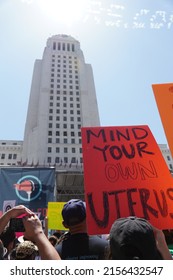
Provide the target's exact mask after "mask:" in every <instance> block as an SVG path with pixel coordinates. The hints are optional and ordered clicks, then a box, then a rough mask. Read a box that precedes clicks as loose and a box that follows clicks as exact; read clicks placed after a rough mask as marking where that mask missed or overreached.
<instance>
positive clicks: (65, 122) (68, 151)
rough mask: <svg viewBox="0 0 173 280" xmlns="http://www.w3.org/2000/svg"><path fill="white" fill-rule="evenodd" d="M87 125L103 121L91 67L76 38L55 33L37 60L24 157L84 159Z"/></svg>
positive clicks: (38, 161)
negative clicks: (83, 132)
mask: <svg viewBox="0 0 173 280" xmlns="http://www.w3.org/2000/svg"><path fill="white" fill-rule="evenodd" d="M82 126H100V121H99V113H98V106H97V99H96V92H95V86H94V78H93V73H92V68H91V65H89V64H87V63H85V59H84V56H83V52H82V50H81V49H80V43H79V42H78V41H77V40H75V39H74V38H72V37H71V36H67V35H55V36H52V37H51V38H49V39H48V40H47V45H46V47H45V50H44V53H43V57H42V59H41V60H36V61H35V65H34V72H33V78H32V84H31V92H30V99H29V105H28V112H27V119H26V126H25V133H24V143H23V151H22V162H27V164H29V165H30V164H31V165H34V166H35V165H56V166H64V167H66V168H68V167H69V166H71V165H80V164H82V146H81V127H82Z"/></svg>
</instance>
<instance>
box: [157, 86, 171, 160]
mask: <svg viewBox="0 0 173 280" xmlns="http://www.w3.org/2000/svg"><path fill="white" fill-rule="evenodd" d="M152 88H153V92H154V96H155V100H156V103H157V107H158V111H159V114H160V118H161V121H162V125H163V128H164V131H165V135H166V138H167V141H168V145H169V149H170V151H171V154H172V157H173V83H171V84H155V85H152Z"/></svg>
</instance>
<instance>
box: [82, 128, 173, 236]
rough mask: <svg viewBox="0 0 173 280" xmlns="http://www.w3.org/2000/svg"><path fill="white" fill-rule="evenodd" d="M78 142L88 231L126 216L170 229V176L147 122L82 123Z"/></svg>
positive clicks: (172, 203) (172, 225)
mask: <svg viewBox="0 0 173 280" xmlns="http://www.w3.org/2000/svg"><path fill="white" fill-rule="evenodd" d="M82 146H83V160H84V186H85V199H86V206H87V224H88V231H89V233H90V234H103V233H109V230H110V227H111V225H112V223H113V222H114V220H115V219H117V218H119V217H125V216H138V217H143V218H145V219H147V220H149V221H150V222H151V224H153V225H154V226H156V227H158V228H160V229H168V228H173V180H172V177H171V174H170V172H169V169H168V167H167V165H166V162H165V160H164V158H163V156H162V154H161V151H160V149H159V147H158V145H157V143H156V141H155V139H154V137H153V135H152V133H151V131H150V129H149V127H148V126H125V127H91V128H90V127H86V128H82Z"/></svg>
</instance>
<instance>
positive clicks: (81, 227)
mask: <svg viewBox="0 0 173 280" xmlns="http://www.w3.org/2000/svg"><path fill="white" fill-rule="evenodd" d="M21 215H24V216H23V218H22V220H23V224H24V233H23V238H21V239H20V238H17V236H16V233H15V231H14V229H12V228H11V227H10V220H11V219H12V218H17V217H19V216H21ZM62 217H63V225H64V227H65V228H66V229H67V230H66V231H65V232H63V233H60V232H58V231H55V232H53V233H51V235H49V234H48V231H45V229H43V226H42V223H41V221H40V220H39V218H38V216H37V215H35V214H34V213H33V212H32V211H30V209H28V208H27V207H25V206H24V205H19V206H15V207H13V208H11V209H9V210H8V211H7V212H5V213H4V214H3V215H2V216H1V217H0V260H61V259H63V260H104V259H113V260H114V259H116V260H150V259H151V260H171V259H172V255H171V250H169V247H168V245H169V244H173V237H172V236H173V235H172V231H161V230H159V229H157V228H155V227H153V226H152V225H151V224H150V223H149V222H148V221H147V220H145V219H142V218H138V217H126V218H119V219H117V220H115V222H114V223H113V225H112V227H111V229H110V232H109V234H108V235H107V236H106V238H105V236H104V237H103V236H100V235H89V234H88V233H87V224H86V207H85V202H83V201H82V200H79V199H71V200H69V201H68V202H67V203H65V205H64V207H63V210H62Z"/></svg>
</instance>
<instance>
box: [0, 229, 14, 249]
mask: <svg viewBox="0 0 173 280" xmlns="http://www.w3.org/2000/svg"><path fill="white" fill-rule="evenodd" d="M15 238H16V234H15V231H14V230H12V229H11V228H10V227H9V226H7V227H5V229H4V230H3V232H2V233H1V234H0V239H1V240H2V242H3V244H4V247H6V248H8V245H9V244H10V243H11V242H14V241H15Z"/></svg>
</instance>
